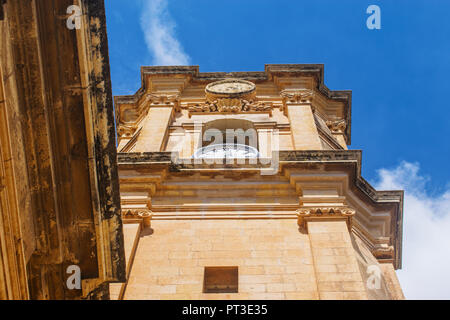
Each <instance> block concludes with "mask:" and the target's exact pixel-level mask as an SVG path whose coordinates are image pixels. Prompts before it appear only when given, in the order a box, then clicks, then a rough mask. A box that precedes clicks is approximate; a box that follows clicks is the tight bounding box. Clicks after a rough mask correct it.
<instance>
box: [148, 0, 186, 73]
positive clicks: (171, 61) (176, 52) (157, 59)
mask: <svg viewBox="0 0 450 320" xmlns="http://www.w3.org/2000/svg"><path fill="white" fill-rule="evenodd" d="M167 5H168V1H167V0H145V1H144V2H143V10H142V15H141V28H142V31H143V32H144V36H145V43H146V44H147V48H148V50H149V51H150V53H151V54H152V56H153V64H154V65H166V66H168V65H189V60H190V59H189V56H188V55H187V54H186V53H185V52H184V50H183V47H182V46H181V44H180V42H179V41H178V39H177V38H176V36H175V27H176V24H175V22H174V21H173V19H172V17H171V16H170V13H169V11H168V8H167Z"/></svg>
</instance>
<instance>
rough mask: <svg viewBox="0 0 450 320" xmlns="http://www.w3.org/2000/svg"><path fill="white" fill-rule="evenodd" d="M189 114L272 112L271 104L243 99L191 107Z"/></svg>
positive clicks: (225, 100)
mask: <svg viewBox="0 0 450 320" xmlns="http://www.w3.org/2000/svg"><path fill="white" fill-rule="evenodd" d="M188 110H189V112H190V113H194V112H221V113H240V112H270V111H271V110H272V104H271V103H263V102H257V101H247V100H243V99H236V98H234V99H227V98H224V99H217V100H214V101H212V102H209V101H207V102H206V103H204V104H195V105H192V106H189V109H188Z"/></svg>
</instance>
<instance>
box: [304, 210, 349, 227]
mask: <svg viewBox="0 0 450 320" xmlns="http://www.w3.org/2000/svg"><path fill="white" fill-rule="evenodd" d="M355 213H356V212H355V210H354V209H352V208H349V207H314V208H302V209H298V210H297V223H298V225H299V227H301V228H303V229H305V230H307V222H308V221H320V220H324V221H329V220H345V221H346V222H347V226H348V229H349V230H351V227H352V218H353V216H354V215H355Z"/></svg>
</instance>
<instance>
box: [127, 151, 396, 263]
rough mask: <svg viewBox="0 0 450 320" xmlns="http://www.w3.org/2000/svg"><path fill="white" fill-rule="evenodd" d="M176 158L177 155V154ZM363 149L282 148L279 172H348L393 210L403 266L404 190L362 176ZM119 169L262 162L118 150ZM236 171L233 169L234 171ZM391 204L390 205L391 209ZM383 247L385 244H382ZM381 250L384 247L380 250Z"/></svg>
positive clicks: (378, 203)
mask: <svg viewBox="0 0 450 320" xmlns="http://www.w3.org/2000/svg"><path fill="white" fill-rule="evenodd" d="M175 158H176V157H175ZM361 158H362V152H361V151H360V150H321V151H280V152H279V153H278V159H279V166H280V168H279V172H280V173H281V171H283V170H286V169H289V168H307V169H308V170H320V171H324V170H325V171H327V170H333V171H345V172H347V173H348V175H349V183H350V185H351V188H352V189H353V190H354V192H355V193H357V194H359V197H362V198H363V199H364V201H368V203H371V205H372V206H374V207H379V208H384V209H385V210H391V211H392V215H393V216H392V220H391V229H392V234H391V238H392V241H393V247H394V255H393V256H394V261H393V262H394V266H395V267H396V268H401V256H402V255H401V251H402V224H403V191H402V190H398V191H377V190H375V189H374V188H373V187H372V186H371V185H370V184H369V183H368V182H367V181H366V180H365V179H364V178H362V177H361ZM118 165H119V169H125V168H127V167H130V168H131V167H132V168H136V166H142V167H153V168H154V166H155V165H158V166H163V167H165V168H167V169H168V170H169V171H170V172H180V171H186V172H192V171H202V172H209V171H210V172H220V171H227V174H230V175H233V174H242V173H243V172H247V173H248V174H259V173H258V170H259V168H261V165H259V167H258V165H250V164H243V165H238V164H175V163H173V162H172V154H171V153H170V152H158V153H119V154H118ZM233 172H234V173H233ZM389 208H390V209H389ZM383 250H384V248H383ZM374 252H375V253H377V254H378V251H374ZM380 252H381V251H380Z"/></svg>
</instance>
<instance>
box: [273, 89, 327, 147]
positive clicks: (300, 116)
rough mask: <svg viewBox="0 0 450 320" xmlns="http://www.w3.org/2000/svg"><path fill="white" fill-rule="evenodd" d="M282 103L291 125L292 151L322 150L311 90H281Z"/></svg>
mask: <svg viewBox="0 0 450 320" xmlns="http://www.w3.org/2000/svg"><path fill="white" fill-rule="evenodd" d="M281 95H282V97H283V100H284V101H283V102H284V105H285V108H286V110H287V114H288V117H289V121H290V123H291V132H292V144H293V147H294V150H322V144H321V142H320V138H319V132H318V131H317V127H316V123H315V121H314V114H313V107H312V105H311V103H312V98H313V97H314V92H313V91H312V90H307V89H303V90H283V91H282V92H281Z"/></svg>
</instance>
